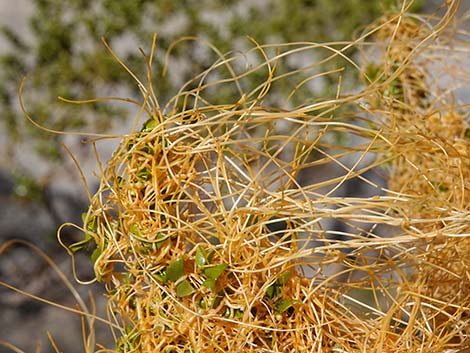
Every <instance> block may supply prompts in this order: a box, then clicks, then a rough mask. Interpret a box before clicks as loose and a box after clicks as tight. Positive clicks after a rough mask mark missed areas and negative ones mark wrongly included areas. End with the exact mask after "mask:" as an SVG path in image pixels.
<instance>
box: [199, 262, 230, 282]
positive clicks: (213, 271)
mask: <svg viewBox="0 0 470 353" xmlns="http://www.w3.org/2000/svg"><path fill="white" fill-rule="evenodd" d="M226 268H227V264H219V265H215V266H211V267H208V268H206V269H204V274H205V275H206V276H207V277H208V278H210V279H213V280H216V279H217V278H219V277H220V275H221V274H222V273H223V272H224V271H225V269H226Z"/></svg>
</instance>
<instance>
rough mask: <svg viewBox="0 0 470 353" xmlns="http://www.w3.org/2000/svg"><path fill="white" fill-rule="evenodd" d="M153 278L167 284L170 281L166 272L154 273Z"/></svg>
mask: <svg viewBox="0 0 470 353" xmlns="http://www.w3.org/2000/svg"><path fill="white" fill-rule="evenodd" d="M153 277H155V278H156V279H157V281H159V282H162V283H165V282H166V281H167V280H168V278H167V275H166V271H165V270H163V271H159V272H157V273H154V274H153Z"/></svg>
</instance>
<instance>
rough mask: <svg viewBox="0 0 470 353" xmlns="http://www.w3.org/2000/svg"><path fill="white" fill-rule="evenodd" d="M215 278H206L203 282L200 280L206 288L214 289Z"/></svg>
mask: <svg viewBox="0 0 470 353" xmlns="http://www.w3.org/2000/svg"><path fill="white" fill-rule="evenodd" d="M215 283H216V281H215V279H213V278H208V279H206V280H205V281H204V282H202V285H203V286H204V287H206V288H208V289H210V290H211V291H213V290H215Z"/></svg>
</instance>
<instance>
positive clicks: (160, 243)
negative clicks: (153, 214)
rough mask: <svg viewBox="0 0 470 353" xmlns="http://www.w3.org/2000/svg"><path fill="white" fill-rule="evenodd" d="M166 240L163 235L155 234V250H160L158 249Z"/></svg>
mask: <svg viewBox="0 0 470 353" xmlns="http://www.w3.org/2000/svg"><path fill="white" fill-rule="evenodd" d="M159 239H161V240H159ZM167 239H168V238H167V237H166V235H165V234H162V233H158V234H157V242H156V245H157V249H160V248H161V247H162V246H163V243H164V242H165V241H166V240H167Z"/></svg>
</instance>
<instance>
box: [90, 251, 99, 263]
mask: <svg viewBox="0 0 470 353" xmlns="http://www.w3.org/2000/svg"><path fill="white" fill-rule="evenodd" d="M100 255H101V249H100V248H99V247H97V248H96V249H95V250H93V252H92V253H91V256H90V259H91V262H93V263H95V262H96V260H98V257H100Z"/></svg>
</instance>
